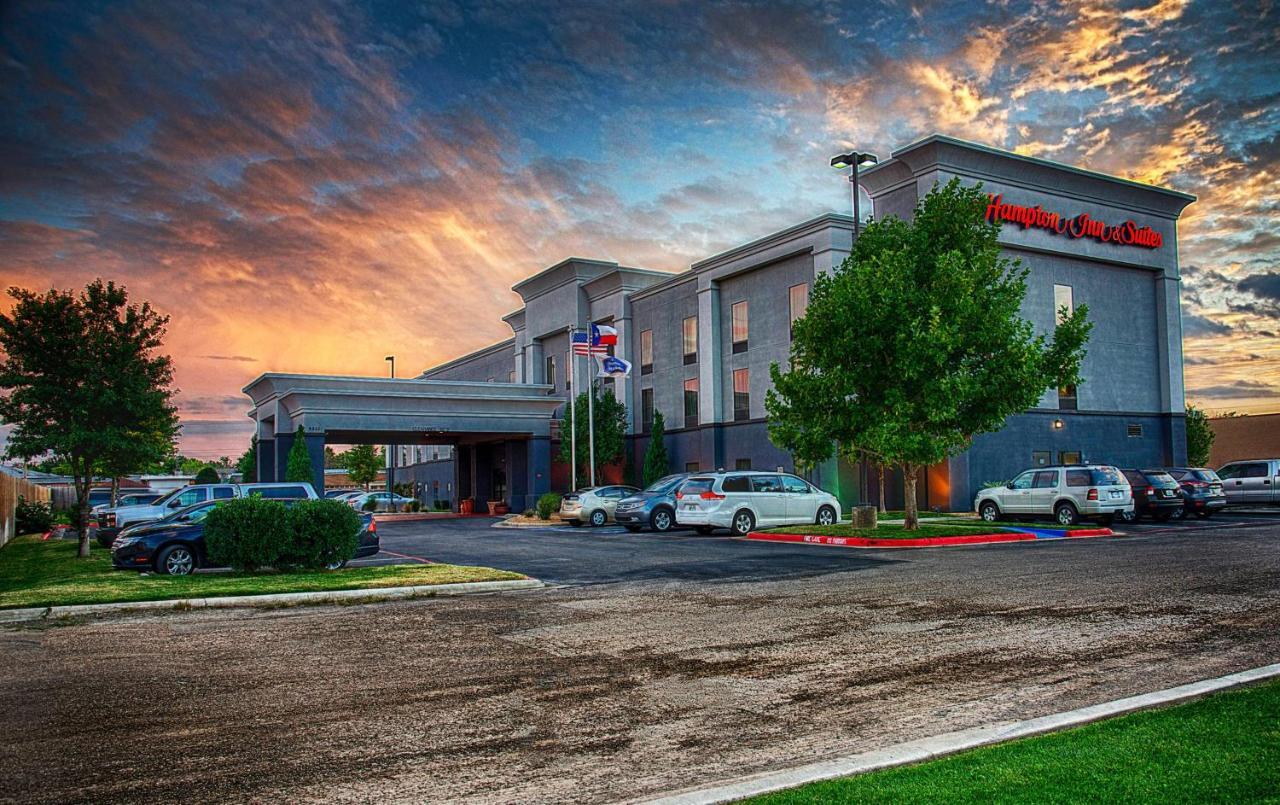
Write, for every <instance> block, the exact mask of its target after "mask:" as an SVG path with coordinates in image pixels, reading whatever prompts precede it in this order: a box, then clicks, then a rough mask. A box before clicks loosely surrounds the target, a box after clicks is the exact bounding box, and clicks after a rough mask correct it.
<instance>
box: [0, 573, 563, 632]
mask: <svg viewBox="0 0 1280 805" xmlns="http://www.w3.org/2000/svg"><path fill="white" fill-rule="evenodd" d="M545 586H546V584H545V583H543V582H541V581H539V580H538V579H512V580H511V581H472V582H462V583H459V584H419V585H415V586H413V587H367V588H364V589H358V590H318V591H315V592H303V593H274V594H272V595H224V596H219V597H217V598H171V599H167V600H163V601H121V602H119V603H113V604H70V605H67V606H56V607H31V608H28V609H5V610H0V623H20V622H23V621H35V620H48V619H51V618H63V617H68V616H72V615H108V614H113V613H120V612H133V611H146V610H182V611H186V610H189V609H232V608H237V607H242V608H250V607H280V606H293V605H297V604H335V603H340V602H342V601H352V600H356V601H360V602H361V603H366V602H368V603H373V602H376V601H395V600H397V599H401V598H417V597H430V596H445V595H469V594H473V593H501V592H511V591H513V590H535V589H538V588H540V587H545Z"/></svg>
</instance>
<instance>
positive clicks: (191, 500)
mask: <svg viewBox="0 0 1280 805" xmlns="http://www.w3.org/2000/svg"><path fill="white" fill-rule="evenodd" d="M207 491H208V490H205V489H187V490H184V491H183V492H182V493H180V494H179V495H178V496H177V497H176V498H174V499H173V500H172V501H170V502H169V508H171V509H182V508H185V507H187V506H194V505H196V504H197V503H204V502H205V500H207V497H206V494H207Z"/></svg>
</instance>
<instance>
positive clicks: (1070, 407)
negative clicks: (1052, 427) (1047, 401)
mask: <svg viewBox="0 0 1280 805" xmlns="http://www.w3.org/2000/svg"><path fill="white" fill-rule="evenodd" d="M1058 410H1060V411H1074V410H1076V387H1075V386H1060V387H1059V388H1058Z"/></svg>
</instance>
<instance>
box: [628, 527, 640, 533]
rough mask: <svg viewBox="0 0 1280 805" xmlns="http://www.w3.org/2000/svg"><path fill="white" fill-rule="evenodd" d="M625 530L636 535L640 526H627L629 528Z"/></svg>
mask: <svg viewBox="0 0 1280 805" xmlns="http://www.w3.org/2000/svg"><path fill="white" fill-rule="evenodd" d="M627 530H628V531H630V532H631V533H632V534H635V533H637V532H638V531H640V526H638V525H629V526H627Z"/></svg>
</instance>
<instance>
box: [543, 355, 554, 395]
mask: <svg viewBox="0 0 1280 805" xmlns="http://www.w3.org/2000/svg"><path fill="white" fill-rule="evenodd" d="M545 382H546V383H547V385H549V386H551V393H552V394H555V393H556V389H555V385H556V356H555V355H548V356H547V377H546V381H545Z"/></svg>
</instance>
